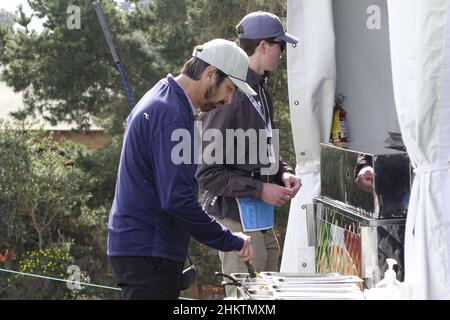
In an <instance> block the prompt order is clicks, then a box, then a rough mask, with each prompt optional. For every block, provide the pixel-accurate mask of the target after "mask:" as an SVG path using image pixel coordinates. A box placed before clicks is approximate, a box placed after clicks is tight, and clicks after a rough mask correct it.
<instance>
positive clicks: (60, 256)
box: [0, 243, 90, 299]
mask: <svg viewBox="0 0 450 320" xmlns="http://www.w3.org/2000/svg"><path fill="white" fill-rule="evenodd" d="M70 248H71V243H64V244H62V245H60V246H54V247H48V248H46V249H42V250H32V251H29V252H27V253H26V254H25V255H24V257H23V258H22V259H21V260H20V262H19V272H23V273H28V274H34V275H39V276H46V277H52V278H55V279H67V280H69V281H80V282H83V283H89V282H90V279H89V277H88V276H87V275H86V273H85V272H82V271H81V272H80V273H79V277H78V276H77V277H72V278H71V277H70V276H71V274H73V273H72V272H71V269H70V267H71V266H72V267H75V268H76V266H74V257H73V256H72V255H71V253H70ZM71 285H72V286H71ZM85 288H86V287H82V286H80V287H78V286H75V285H74V283H73V282H69V285H68V284H67V282H59V281H56V280H48V279H46V280H44V279H39V278H37V277H29V276H25V275H19V274H15V275H12V276H10V277H9V278H8V279H7V285H6V288H5V289H3V290H2V291H0V297H2V296H3V297H5V298H7V299H67V298H69V299H83V298H85V297H86V295H85V292H86V289H85Z"/></svg>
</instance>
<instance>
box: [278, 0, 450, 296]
mask: <svg viewBox="0 0 450 320" xmlns="http://www.w3.org/2000/svg"><path fill="white" fill-rule="evenodd" d="M319 22H320V23H319ZM288 31H289V33H292V34H294V35H296V36H297V37H298V38H299V39H300V42H299V44H298V45H297V46H296V47H289V48H288V82H289V101H290V110H291V119H292V124H293V134H294V145H295V151H296V158H297V168H296V171H297V173H298V174H299V175H300V177H301V178H302V182H303V187H302V190H301V192H300V193H299V195H298V196H297V197H296V199H295V201H293V202H292V204H291V209H290V214H289V222H288V228H287V233H286V240H285V246H284V251H283V258H282V266H281V270H282V271H292V272H314V268H315V266H314V249H313V248H311V247H308V244H307V233H306V223H305V221H306V218H305V209H304V208H305V206H304V205H305V204H309V203H312V198H314V197H315V196H317V195H319V193H320V157H319V151H320V147H319V144H320V143H321V142H327V141H328V138H329V135H330V126H331V125H330V122H331V114H332V108H333V100H334V96H335V94H338V93H343V94H345V95H347V96H348V99H347V100H346V102H345V108H346V111H347V112H348V121H349V125H350V138H351V139H355V138H357V140H358V141H368V143H370V142H369V141H383V140H384V139H386V138H387V131H399V130H401V133H402V136H403V139H404V142H405V145H406V147H407V151H408V155H409V157H410V159H411V163H412V165H413V167H414V168H415V172H416V177H415V180H414V184H413V188H412V192H411V199H410V204H409V210H408V218H407V226H406V239H405V283H406V284H407V285H408V287H409V288H410V289H411V291H410V294H411V297H412V298H419V299H445V298H446V299H449V298H450V177H449V176H450V172H449V160H450V100H449V97H448V95H447V92H450V88H449V86H450V70H449V63H450V1H447V0H370V1H369V0H335V1H331V0H314V1H312V0H288ZM397 115H398V119H399V120H397Z"/></svg>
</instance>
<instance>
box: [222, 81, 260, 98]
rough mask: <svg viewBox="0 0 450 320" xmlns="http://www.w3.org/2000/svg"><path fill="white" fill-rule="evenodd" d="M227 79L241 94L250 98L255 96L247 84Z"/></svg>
mask: <svg viewBox="0 0 450 320" xmlns="http://www.w3.org/2000/svg"><path fill="white" fill-rule="evenodd" d="M228 79H230V80H231V81H233V83H234V84H235V85H236V86H237V87H238V89H239V90H240V91H242V92H243V93H246V94H249V95H251V96H256V95H257V94H256V92H255V90H253V89H252V87H250V86H249V85H248V84H247V82H244V81H242V80H239V79H236V78H233V77H228Z"/></svg>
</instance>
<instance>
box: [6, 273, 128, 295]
mask: <svg viewBox="0 0 450 320" xmlns="http://www.w3.org/2000/svg"><path fill="white" fill-rule="evenodd" d="M0 271H3V272H9V273H15V274H20V275H23V276H29V277H35V278H41V279H47V280H54V281H61V282H66V283H71V284H80V285H83V286H90V287H96V288H102V289H108V290H117V291H121V290H122V289H120V288H115V287H108V286H102V285H99V284H92V283H86V282H80V281H74V280H67V279H59V278H53V277H47V276H41V275H38V274H33V273H25V272H18V271H13V270H8V269H2V268H0Z"/></svg>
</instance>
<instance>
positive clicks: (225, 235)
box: [108, 74, 244, 261]
mask: <svg viewBox="0 0 450 320" xmlns="http://www.w3.org/2000/svg"><path fill="white" fill-rule="evenodd" d="M177 129H181V130H183V131H184V132H188V133H189V135H190V137H192V140H191V139H190V140H189V144H190V145H191V147H190V148H191V152H190V154H191V155H192V156H191V157H190V158H191V160H192V159H193V155H194V152H193V149H194V147H193V143H191V141H193V137H194V115H193V113H192V109H191V106H190V104H189V100H188V98H187V96H186V94H185V93H184V91H183V90H182V89H181V87H180V86H179V85H178V84H177V82H176V81H175V80H174V78H173V77H172V75H170V74H169V75H168V76H167V77H166V78H165V79H162V80H160V81H159V82H158V83H157V84H156V85H155V86H154V87H153V88H152V89H151V90H149V91H148V92H147V93H146V94H145V96H144V97H143V98H142V99H141V100H140V101H139V103H138V104H137V105H136V106H135V108H134V109H133V111H132V112H131V114H130V115H129V117H128V120H127V127H126V131H125V136H124V140H123V146H122V153H121V156H120V164H119V170H118V175H117V183H116V193H115V197H114V202H113V205H112V208H111V212H110V216H109V223H108V255H110V256H156V257H163V258H168V259H172V260H175V261H184V260H185V258H186V253H187V250H188V246H189V240H190V236H191V235H192V236H193V237H194V238H196V239H197V240H198V241H200V242H201V243H203V244H205V245H207V246H210V247H212V248H215V249H218V250H221V251H232V250H240V249H241V248H242V246H243V244H244V242H243V240H242V239H241V238H240V237H236V236H234V235H232V233H231V232H230V231H228V230H226V229H225V228H224V227H223V226H222V225H221V224H219V223H218V222H217V221H216V220H215V219H214V218H213V217H211V216H210V215H208V214H207V213H206V212H205V211H204V210H203V209H202V207H201V206H200V204H199V203H198V200H197V196H198V186H197V180H196V179H195V171H196V165H195V164H194V163H193V161H190V163H188V164H183V163H182V164H175V163H174V162H173V161H172V159H171V154H172V150H173V148H174V147H175V146H176V145H179V144H180V141H181V139H180V138H179V137H176V138H178V139H180V140H177V139H175V140H176V141H171V140H172V133H173V132H174V131H175V130H177ZM178 132H180V131H178Z"/></svg>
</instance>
